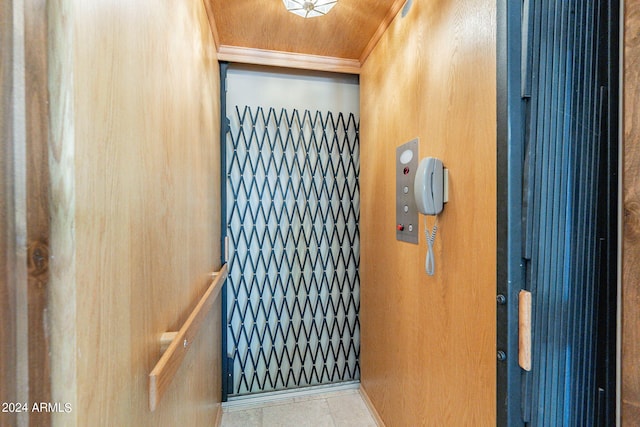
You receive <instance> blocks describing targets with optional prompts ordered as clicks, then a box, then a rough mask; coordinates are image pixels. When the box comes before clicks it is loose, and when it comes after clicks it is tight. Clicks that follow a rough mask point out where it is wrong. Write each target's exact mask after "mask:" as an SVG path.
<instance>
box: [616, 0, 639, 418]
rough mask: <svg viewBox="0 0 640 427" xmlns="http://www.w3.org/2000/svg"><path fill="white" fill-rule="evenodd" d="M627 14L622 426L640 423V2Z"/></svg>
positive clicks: (629, 5) (628, 8) (629, 4)
mask: <svg viewBox="0 0 640 427" xmlns="http://www.w3.org/2000/svg"><path fill="white" fill-rule="evenodd" d="M624 8H625V12H624V119H623V120H624V133H623V135H624V149H623V150H624V161H623V164H624V166H623V167H624V170H623V196H622V197H623V209H624V217H623V242H622V245H623V246H622V298H621V301H622V372H621V379H622V387H621V388H622V390H621V391H622V396H621V402H622V405H621V411H622V413H621V415H622V425H623V426H636V425H638V422H639V421H640V116H639V115H638V112H639V111H640V1H638V0H631V1H627V2H625V6H624Z"/></svg>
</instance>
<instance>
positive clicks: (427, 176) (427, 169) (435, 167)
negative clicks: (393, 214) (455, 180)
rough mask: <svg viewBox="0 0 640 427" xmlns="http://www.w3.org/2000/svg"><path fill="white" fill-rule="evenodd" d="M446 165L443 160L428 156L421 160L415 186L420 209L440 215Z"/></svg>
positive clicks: (429, 213) (423, 212)
mask: <svg viewBox="0 0 640 427" xmlns="http://www.w3.org/2000/svg"><path fill="white" fill-rule="evenodd" d="M443 176H444V167H443V165H442V160H440V159H436V158H435V157H427V158H424V159H422V161H420V164H419V165H418V170H417V171H416V178H415V182H414V186H413V191H414V196H415V198H416V205H417V206H418V211H420V213H421V214H423V215H438V214H439V213H440V212H442V206H443V201H444V178H443Z"/></svg>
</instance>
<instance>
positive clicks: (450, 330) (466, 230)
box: [360, 0, 497, 426]
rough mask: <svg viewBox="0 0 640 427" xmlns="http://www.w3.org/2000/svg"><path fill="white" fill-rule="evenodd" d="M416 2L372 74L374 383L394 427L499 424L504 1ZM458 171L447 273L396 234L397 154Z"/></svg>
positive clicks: (368, 314) (368, 293)
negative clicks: (431, 271)
mask: <svg viewBox="0 0 640 427" xmlns="http://www.w3.org/2000/svg"><path fill="white" fill-rule="evenodd" d="M495 7H496V5H495V2H493V1H490V0H449V1H444V0H440V1H438V0H436V1H429V2H427V1H415V2H413V7H412V8H411V9H410V11H409V13H408V14H407V16H406V17H404V18H403V17H402V16H401V15H398V16H397V17H396V18H395V20H394V22H393V23H392V25H391V26H390V27H389V29H388V30H387V32H386V33H385V34H384V36H383V37H382V39H381V40H380V42H379V43H378V45H377V46H376V48H375V49H374V50H373V52H372V53H371V55H370V56H369V58H368V59H367V61H366V62H365V64H364V65H363V68H362V70H361V75H360V82H361V145H360V146H361V157H360V159H361V160H360V161H361V165H360V171H361V174H360V183H361V213H360V215H361V217H360V219H361V220H360V227H361V228H360V235H361V241H362V243H361V263H360V269H361V272H360V274H361V327H362V341H361V353H360V354H361V367H362V376H361V382H362V387H363V389H364V391H365V392H366V394H367V395H368V397H369V399H370V400H371V402H372V403H373V405H374V406H375V408H376V410H377V412H378V414H379V415H380V417H381V418H382V419H383V421H384V422H385V424H386V425H387V426H409V425H412V426H413V425H446V426H471V425H473V426H492V425H495V422H496V414H495V410H496V409H495V408H496V385H495V384H496V369H495V365H496V309H495V305H496V302H495V301H496V293H495V292H496V220H497V218H496V10H495ZM414 137H419V138H420V157H426V156H435V157H439V158H440V159H442V160H443V162H444V164H445V166H446V167H447V168H449V180H450V186H449V203H448V204H447V205H446V206H445V208H444V211H443V213H442V214H441V215H440V217H439V223H438V224H439V225H438V226H439V229H438V235H437V237H436V242H435V252H436V254H435V260H436V267H435V268H436V271H435V276H433V277H429V276H427V275H426V274H425V271H424V264H425V254H426V241H425V237H424V227H425V222H427V223H428V225H429V227H431V226H432V225H433V222H434V220H433V218H432V217H429V218H428V219H426V218H425V217H424V216H422V217H421V218H420V244H419V246H416V245H412V244H408V243H402V242H398V241H396V239H395V225H396V224H395V173H394V168H395V150H396V147H397V146H399V145H401V144H403V143H404V142H407V141H409V140H411V139H412V138H414Z"/></svg>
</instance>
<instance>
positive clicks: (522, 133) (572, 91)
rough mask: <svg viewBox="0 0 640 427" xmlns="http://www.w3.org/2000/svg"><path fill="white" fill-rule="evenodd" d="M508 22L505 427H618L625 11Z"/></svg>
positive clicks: (518, 15)
mask: <svg viewBox="0 0 640 427" xmlns="http://www.w3.org/2000/svg"><path fill="white" fill-rule="evenodd" d="M510 9H511V10H510ZM505 10H507V11H508V18H507V19H511V20H512V21H508V23H507V28H508V29H507V39H508V41H507V45H508V46H509V49H510V51H509V52H510V53H509V54H512V55H513V53H514V52H518V51H520V54H521V55H519V56H518V55H513V56H512V57H507V59H506V62H507V64H508V65H507V70H508V71H507V78H508V80H509V85H510V87H509V88H508V89H507V96H508V97H509V104H508V105H509V107H508V117H509V118H508V120H509V128H510V130H509V136H508V143H507V145H506V146H507V147H508V148H507V149H505V150H504V151H503V155H504V156H505V157H508V160H507V163H506V164H507V165H508V172H507V174H508V180H506V182H508V185H507V186H506V187H505V188H507V193H508V197H507V199H506V200H508V201H509V202H508V207H507V208H506V209H505V212H507V214H506V215H507V217H506V218H507V219H506V220H505V222H504V224H507V226H506V227H505V228H506V229H507V230H508V234H507V238H506V240H504V241H503V242H505V243H503V245H504V247H509V251H508V260H509V261H508V262H507V263H506V264H503V265H508V267H505V269H506V270H505V271H508V273H507V277H508V280H504V281H503V283H504V284H499V285H498V292H499V295H498V303H499V304H502V306H503V308H501V309H500V310H499V311H498V324H499V326H498V327H499V328H501V327H502V328H503V330H504V331H505V334H503V335H501V334H500V333H499V336H498V346H499V352H498V358H499V364H498V369H499V373H498V378H499V384H498V388H499V399H498V401H499V418H500V420H501V423H499V424H500V425H510V426H511V425H522V424H524V425H530V426H600V425H603V426H604V425H613V423H614V420H615V394H616V391H615V354H616V350H615V334H616V303H615V301H616V274H617V273H616V259H617V255H616V254H617V252H616V251H617V242H616V230H617V220H616V217H617V144H618V113H617V111H618V103H617V99H618V98H617V94H618V83H617V82H618V71H617V70H618V53H617V52H618V51H617V49H618V36H617V34H618V26H617V25H618V24H617V22H616V21H617V19H618V18H619V4H618V2H617V1H616V0H594V1H582V0H542V1H534V0H524V1H523V2H506V9H505ZM509 39H510V40H509ZM509 54H508V55H509ZM516 91H517V94H516ZM503 147H504V145H503ZM503 218H505V217H503ZM500 268H501V267H500V265H499V274H498V276H499V278H500V277H501V273H500ZM509 286H513V287H515V288H509ZM520 289H525V290H526V291H529V292H530V295H531V301H532V311H531V329H530V330H531V359H530V360H531V361H530V363H527V364H526V368H525V369H530V371H525V370H520V369H519V367H518V361H517V360H518V356H517V353H518V350H519V349H518V346H517V341H518V340H517V330H513V329H512V326H509V325H514V324H515V325H518V312H517V310H515V311H514V310H513V309H512V308H511V307H513V305H515V304H517V297H515V298H514V293H515V291H519V290H520ZM510 304H513V305H511V306H510ZM501 325H505V326H501ZM509 331H511V332H509ZM510 334H511V335H510ZM514 335H515V336H514ZM514 343H515V344H514ZM514 347H515V349H514ZM520 350H521V349H520ZM514 353H516V354H515V355H514ZM521 366H522V365H521ZM529 366H530V367H529ZM501 381H502V382H501ZM515 396H517V398H516V397H515ZM514 398H515V399H516V401H512V399H514ZM502 402H505V403H502ZM502 408H504V409H505V411H504V412H502V413H500V411H501V410H502ZM516 414H518V415H516Z"/></svg>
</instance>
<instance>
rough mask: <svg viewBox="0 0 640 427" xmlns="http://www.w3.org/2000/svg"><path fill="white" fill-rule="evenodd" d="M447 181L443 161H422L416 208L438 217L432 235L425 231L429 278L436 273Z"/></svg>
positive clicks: (417, 186)
mask: <svg viewBox="0 0 640 427" xmlns="http://www.w3.org/2000/svg"><path fill="white" fill-rule="evenodd" d="M447 181H448V180H447V179H446V177H445V170H444V166H443V165H442V160H440V159H436V158H435V157H427V158H424V159H422V160H421V161H420V164H419V165H418V170H417V171H416V177H415V181H414V185H413V194H414V196H415V199H416V206H417V207H418V211H419V212H420V213H421V214H423V215H436V222H435V223H434V224H433V230H432V231H431V233H429V230H428V229H427V228H425V230H424V234H425V236H426V238H427V259H426V262H425V270H426V272H427V274H428V275H429V276H433V275H434V272H435V258H434V255H433V244H434V242H435V240H436V232H437V231H438V216H437V215H438V214H439V213H440V212H442V207H443V204H444V202H445V201H447V200H446V199H447V194H446V190H447V189H446V185H447V184H448V183H447Z"/></svg>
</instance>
